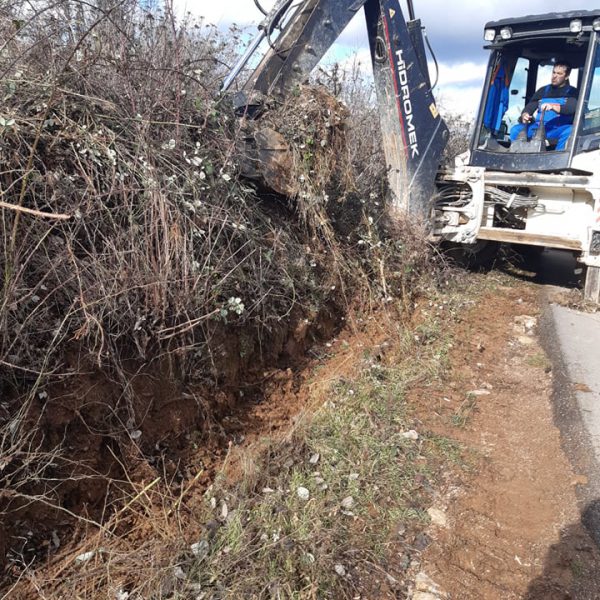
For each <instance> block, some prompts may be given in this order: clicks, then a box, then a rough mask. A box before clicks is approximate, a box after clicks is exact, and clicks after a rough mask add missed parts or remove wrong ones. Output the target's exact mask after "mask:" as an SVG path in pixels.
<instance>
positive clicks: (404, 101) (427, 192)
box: [224, 0, 448, 223]
mask: <svg viewBox="0 0 600 600" xmlns="http://www.w3.org/2000/svg"><path fill="white" fill-rule="evenodd" d="M363 8H364V13H365V17H366V21H367V31H368V35H369V45H370V49H371V58H372V64H373V76H374V81H375V86H376V90H377V97H378V103H379V109H380V121H381V131H382V137H383V150H384V154H385V159H386V164H387V170H388V179H389V184H390V192H391V206H392V210H393V212H395V213H397V214H399V215H401V216H405V217H406V216H407V217H410V218H416V219H418V220H421V221H423V222H426V223H428V222H429V220H430V217H431V212H432V199H433V196H434V193H435V177H436V173H437V169H438V165H439V162H440V159H441V155H442V153H443V150H444V147H445V144H446V141H447V137H448V130H447V127H446V125H445V123H444V121H443V119H442V118H441V117H440V115H439V113H438V110H437V107H436V104H435V100H434V98H433V94H432V91H431V85H430V82H429V76H428V70H427V62H426V59H425V51H424V47H423V37H422V28H421V24H420V21H418V20H415V19H414V18H412V17H413V16H414V15H413V10H412V3H410V2H409V13H410V16H411V20H410V21H409V22H407V21H406V20H405V18H404V15H403V13H402V10H401V8H400V4H399V2H398V0H304V1H303V2H300V3H298V4H293V2H292V0H280V1H279V2H277V3H276V5H275V6H274V7H273V9H272V10H271V11H270V12H269V13H268V14H267V15H266V18H265V20H264V21H263V23H262V24H261V26H260V28H259V29H260V35H259V37H258V38H257V40H256V41H255V43H254V44H252V45H251V47H250V48H251V52H252V51H254V50H255V49H256V48H257V47H258V45H259V42H260V41H261V40H264V39H266V40H267V41H268V44H269V49H268V51H267V53H266V54H265V55H264V56H263V57H262V59H261V60H260V62H259V64H258V66H257V67H256V69H255V70H254V71H253V72H252V74H251V75H250V77H249V78H248V79H247V80H246V82H245V83H243V85H241V86H240V87H241V89H240V91H239V92H238V93H237V94H236V95H235V99H234V103H235V105H236V108H237V109H238V110H239V111H241V112H244V113H245V114H246V115H259V114H260V103H261V99H262V98H266V97H275V98H278V97H279V98H284V97H285V96H286V95H287V94H289V93H290V92H291V91H292V90H293V88H294V87H295V86H296V85H298V84H299V83H302V82H303V81H305V80H306V79H307V78H308V76H309V74H310V72H311V71H312V70H313V69H314V67H315V66H316V65H317V64H318V62H319V61H320V60H321V58H322V57H323V55H324V54H325V53H326V52H327V50H328V49H329V48H330V47H331V45H332V44H333V43H334V42H335V41H336V39H337V38H338V37H339V36H340V35H341V33H342V32H343V30H344V29H345V27H346V26H347V25H348V23H349V22H350V20H351V19H352V18H353V17H354V16H355V15H356V13H357V12H358V11H359V10H361V9H363ZM277 29H280V33H279V34H278V35H277ZM248 58H249V53H246V55H245V56H244V57H242V59H241V62H240V64H239V65H238V66H237V67H236V68H235V69H234V70H233V71H232V74H231V75H230V77H228V79H227V80H226V82H225V84H224V88H229V87H230V86H231V85H232V84H233V82H234V81H235V80H236V78H237V77H238V74H239V72H240V71H241V68H242V67H243V65H244V64H245V62H246V61H247V60H248Z"/></svg>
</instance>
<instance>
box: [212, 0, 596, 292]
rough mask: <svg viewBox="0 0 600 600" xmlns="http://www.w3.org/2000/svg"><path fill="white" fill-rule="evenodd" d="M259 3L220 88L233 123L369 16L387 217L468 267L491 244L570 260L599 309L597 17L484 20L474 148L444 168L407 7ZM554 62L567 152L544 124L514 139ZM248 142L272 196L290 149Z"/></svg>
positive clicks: (441, 127)
mask: <svg viewBox="0 0 600 600" xmlns="http://www.w3.org/2000/svg"><path fill="white" fill-rule="evenodd" d="M254 1H255V3H256V4H257V6H258V7H259V8H260V9H261V10H262V12H263V14H264V20H263V21H262V23H261V24H260V26H259V33H258V35H257V36H256V38H255V39H254V41H253V42H252V43H251V44H250V45H249V47H248V49H247V51H246V52H245V54H244V55H243V56H242V57H241V58H240V59H239V61H238V63H237V64H236V65H235V67H234V68H233V69H232V71H231V72H230V73H229V75H228V77H227V79H226V80H225V81H224V83H223V90H224V91H227V92H229V93H231V88H232V87H233V85H234V84H237V91H235V93H233V102H234V105H235V108H236V110H237V111H238V113H239V114H244V115H245V116H247V117H250V118H253V119H260V115H261V113H262V111H263V108H264V105H265V102H266V100H267V99H268V98H275V99H281V100H283V99H285V97H286V96H288V95H289V94H290V93H292V92H293V90H294V88H295V87H296V86H298V85H299V84H301V83H303V82H304V81H305V80H307V78H308V76H309V75H310V73H311V71H312V70H313V69H314V68H315V67H316V65H317V64H318V63H319V61H320V60H321V58H322V57H323V55H324V54H325V52H327V50H328V49H329V48H330V47H331V45H332V44H333V43H334V42H335V40H336V39H337V38H338V37H339V36H340V34H341V33H342V31H343V30H344V28H345V27H346V26H347V25H348V23H349V22H350V21H351V20H352V18H353V17H354V16H355V15H356V13H357V12H358V11H361V10H363V11H364V14H365V18H366V24H367V32H368V38H369V46H370V51H371V59H372V65H373V78H374V83H375V88H376V91H377V99H378V106H379V113H380V122H381V133H382V140H383V151H384V155H385V160H386V166H387V175H388V182H389V190H390V196H391V197H390V199H389V205H390V207H391V210H392V212H393V213H394V214H396V215H398V217H399V218H403V219H408V220H410V221H414V222H415V223H416V222H420V223H422V224H423V225H425V226H426V228H427V231H428V232H429V234H430V236H431V237H432V239H434V240H437V241H440V242H443V243H448V244H454V245H456V246H457V247H460V248H462V249H463V250H464V252H466V253H470V254H472V255H473V256H474V257H476V256H478V255H482V254H485V253H486V252H488V251H489V249H490V248H493V247H494V246H496V245H498V244H499V243H513V244H520V245H525V246H532V247H538V248H557V249H563V250H568V251H571V252H574V253H575V254H576V255H577V257H578V260H579V261H580V262H581V263H582V264H583V265H585V267H586V278H585V285H584V296H585V298H586V299H587V300H590V301H592V302H596V303H598V302H600V10H598V11H581V10H580V11H569V12H562V13H547V14H543V15H535V16H525V17H522V18H510V19H504V20H499V21H494V22H489V23H487V24H486V25H485V27H484V32H483V34H484V35H483V37H484V43H485V45H484V48H485V49H487V50H488V51H489V62H488V66H487V72H486V76H485V80H484V85H483V90H482V95H481V102H480V106H479V110H478V113H477V116H476V119H475V125H474V129H473V134H472V137H471V140H470V145H469V149H468V150H467V151H466V152H464V153H463V154H460V155H458V156H456V157H455V159H454V166H453V167H446V168H441V167H440V163H441V158H442V154H443V152H444V148H445V146H446V143H447V140H448V137H449V134H448V127H447V126H446V124H445V122H444V120H443V118H442V117H441V115H440V113H439V111H438V108H437V105H436V103H435V99H434V96H433V92H432V86H431V81H430V77H429V70H428V64H427V55H426V50H425V41H426V38H425V37H424V35H423V26H422V23H421V20H420V19H417V18H416V17H415V12H414V7H413V3H412V0H407V3H406V4H407V6H406V8H407V12H408V19H406V18H405V16H404V13H403V10H402V8H401V6H400V3H399V1H398V0H277V2H276V3H275V5H274V6H273V8H272V9H271V10H269V11H266V10H264V9H263V8H262V7H261V5H260V3H259V0H254ZM264 46H266V47H267V50H266V52H264V53H263V55H262V57H260V60H259V61H257V62H258V64H257V66H256V67H255V68H253V69H248V68H247V65H248V63H249V60H250V59H251V58H252V57H253V56H254V55H255V54H256V53H257V51H258V49H259V48H262V47H264ZM559 61H560V64H563V63H567V64H568V65H569V66H570V67H571V71H570V74H569V82H570V85H572V86H574V87H576V88H577V91H578V94H577V109H576V112H575V114H574V116H573V121H572V130H571V133H570V135H569V139H568V140H567V143H566V144H564V146H565V147H564V148H561V149H558V148H557V147H556V145H555V144H553V143H552V141H551V140H548V139H546V133H545V128H544V118H543V115H542V116H541V119H540V122H539V127H538V128H537V131H536V133H535V135H533V136H532V137H531V139H528V137H527V133H526V131H525V132H522V133H521V134H520V135H519V136H518V137H517V138H516V139H513V140H511V135H510V133H511V129H512V128H513V127H514V125H516V123H517V122H518V119H519V117H520V115H521V112H522V111H523V109H524V106H525V105H526V104H527V103H528V102H530V100H531V98H532V96H533V95H534V93H535V91H536V90H537V89H538V88H540V87H542V86H543V85H546V84H547V83H548V82H549V80H550V73H551V71H552V68H553V65H554V64H556V63H559ZM248 71H249V75H247V76H246V77H245V81H244V82H243V83H241V84H240V83H239V79H240V77H241V76H242V74H247V73H248ZM513 137H514V136H513ZM248 143H249V146H250V148H249V150H248V152H249V154H248V155H249V156H250V160H249V166H248V167H247V171H248V174H249V176H257V177H260V176H262V177H263V179H264V180H266V181H267V182H270V183H272V185H273V187H274V188H275V189H277V183H276V182H277V173H278V172H280V171H281V169H282V165H281V161H278V158H277V157H278V156H280V157H281V156H283V155H285V142H284V141H283V140H282V139H281V138H280V137H278V134H277V132H273V131H267V132H264V131H263V132H262V133H261V132H260V131H259V133H257V134H256V135H254V136H253V138H252V140H249V141H248Z"/></svg>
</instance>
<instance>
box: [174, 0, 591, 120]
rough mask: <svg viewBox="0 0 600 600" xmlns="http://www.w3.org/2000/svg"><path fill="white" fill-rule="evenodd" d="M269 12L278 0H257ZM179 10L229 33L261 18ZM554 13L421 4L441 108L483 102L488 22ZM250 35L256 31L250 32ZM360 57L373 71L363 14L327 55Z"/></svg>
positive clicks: (491, 0) (474, 3)
mask: <svg viewBox="0 0 600 600" xmlns="http://www.w3.org/2000/svg"><path fill="white" fill-rule="evenodd" d="M258 1H259V3H260V4H261V6H263V7H264V8H265V9H266V10H269V9H271V8H272V7H273V5H274V4H275V1H276V0H258ZM174 2H175V6H176V7H177V10H178V11H180V12H182V11H183V10H189V11H190V12H191V13H192V14H194V15H196V16H202V17H204V19H205V20H206V21H208V22H211V23H214V24H216V25H218V26H219V27H221V28H222V29H226V28H227V27H228V26H229V25H231V23H236V24H237V25H240V26H255V25H257V24H258V23H259V22H260V21H261V20H262V14H261V12H260V11H259V10H258V8H257V7H256V5H255V2H254V0H220V1H218V0H217V1H215V0H174ZM595 3H596V0H578V2H577V7H574V6H570V2H567V4H566V5H564V4H563V6H561V7H560V9H559V10H565V11H568V10H574V9H575V8H577V9H582V10H596V11H597V12H598V14H599V16H600V9H598V8H597V7H596V6H595ZM549 9H552V7H549V6H548V2H547V0H530V1H529V2H528V3H527V5H524V4H523V2H522V1H520V0H463V1H462V2H460V3H454V4H452V5H449V4H448V0H428V1H427V2H425V1H423V2H420V3H418V4H417V6H416V12H417V17H418V18H420V19H421V20H422V22H423V25H424V26H425V27H426V28H427V32H428V36H429V40H430V42H431V45H432V46H433V49H434V51H435V53H436V57H437V59H438V62H439V64H440V75H439V84H438V87H437V88H436V90H435V93H436V97H437V96H440V97H441V102H440V103H441V104H443V105H445V106H447V107H448V108H450V109H451V110H456V111H458V112H461V113H462V114H465V115H473V114H474V112H475V110H476V108H477V105H478V103H479V99H480V96H481V86H482V83H483V77H484V74H485V64H486V62H487V55H486V51H485V50H483V48H482V47H483V45H484V42H483V29H484V26H485V24H486V23H487V22H488V21H494V20H499V19H504V18H508V17H516V16H522V15H524V14H543V13H546V12H548V11H549ZM250 30H251V27H250ZM357 53H358V55H359V57H360V59H361V62H362V63H363V68H364V69H365V70H368V69H369V68H370V62H371V61H370V57H369V50H368V41H367V35H366V27H365V22H364V15H363V12H362V11H360V12H359V14H357V15H356V17H355V18H354V19H353V20H352V21H351V23H350V24H349V25H348V27H347V28H346V30H345V31H344V32H343V33H342V35H341V36H340V37H339V39H338V40H337V42H336V44H334V46H333V47H332V49H331V50H330V51H329V52H328V53H327V54H326V56H325V58H324V64H325V65H327V64H331V63H332V62H335V61H337V62H342V63H346V62H348V61H353V60H354V55H355V54H357ZM430 72H431V74H432V76H434V71H433V69H430Z"/></svg>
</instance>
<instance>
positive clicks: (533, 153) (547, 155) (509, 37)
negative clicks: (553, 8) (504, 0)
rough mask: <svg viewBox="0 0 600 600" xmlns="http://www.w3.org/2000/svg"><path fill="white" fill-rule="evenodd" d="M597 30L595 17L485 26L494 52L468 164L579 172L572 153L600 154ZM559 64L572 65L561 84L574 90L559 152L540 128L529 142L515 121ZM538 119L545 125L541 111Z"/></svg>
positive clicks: (582, 14) (556, 16) (554, 16)
mask: <svg viewBox="0 0 600 600" xmlns="http://www.w3.org/2000/svg"><path fill="white" fill-rule="evenodd" d="M599 31H600V18H598V13H597V12H593V13H592V12H588V11H572V12H568V13H550V14H546V15H541V16H529V17H523V18H520V19H504V20H502V21H495V22H491V23H488V24H487V25H486V26H485V32H484V37H485V40H486V41H488V42H490V44H489V45H488V46H486V48H487V49H489V50H490V51H491V54H490V60H489V64H488V69H487V75H486V79H485V87H484V89H483V95H482V101H481V105H480V107H481V108H480V111H479V114H478V119H477V127H476V131H475V134H474V136H473V140H472V146H471V160H470V164H471V165H473V166H481V167H485V168H493V169H498V170H502V171H514V172H520V171H533V172H543V171H546V172H548V171H560V170H566V169H576V168H577V163H578V161H577V160H575V157H576V156H577V155H579V154H582V153H587V152H590V151H591V150H595V149H598V148H600V51H599V50H598V36H599ZM560 63H567V64H568V65H569V66H570V67H571V72H570V74H569V78H568V81H567V84H566V85H570V86H571V87H572V88H576V90H577V91H576V92H574V91H573V90H571V92H572V93H574V94H575V95H576V96H577V98H578V101H577V110H576V112H575V114H574V115H572V116H571V117H564V119H566V122H568V121H572V123H571V124H570V127H571V129H570V133H569V128H568V125H567V126H566V128H565V132H566V135H567V136H568V138H567V141H566V144H565V143H564V142H563V143H562V144H559V146H558V147H557V144H556V139H553V138H551V136H550V135H546V132H545V131H544V127H543V125H542V126H540V127H538V128H537V131H536V132H535V134H533V135H532V136H529V137H528V136H527V130H526V129H524V128H519V127H518V125H517V123H518V120H519V117H520V115H521V112H522V111H523V109H524V107H525V106H526V105H527V103H528V102H529V101H530V100H531V98H532V96H533V95H534V93H535V92H536V90H538V89H540V88H544V86H549V85H550V75H551V72H552V68H553V66H554V65H555V64H560ZM561 118H563V117H561ZM538 121H542V123H543V120H542V119H540V115H539V113H538ZM515 126H517V128H516V129H515ZM519 130H520V131H521V135H520V136H519V137H518V138H517V139H514V138H515V136H514V135H513V136H512V137H513V139H512V140H511V131H513V132H515V133H516V132H517V131H519ZM535 130H536V128H533V129H531V131H535Z"/></svg>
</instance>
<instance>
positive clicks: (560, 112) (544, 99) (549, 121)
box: [510, 60, 578, 150]
mask: <svg viewBox="0 0 600 600" xmlns="http://www.w3.org/2000/svg"><path fill="white" fill-rule="evenodd" d="M570 73H571V65H569V64H568V63H567V62H566V61H563V60H560V61H556V63H555V64H554V68H553V69H552V79H551V84H550V85H546V86H544V87H541V88H540V89H539V90H537V92H536V93H535V94H534V95H533V96H532V97H531V100H530V102H528V103H527V104H526V106H525V108H524V109H523V112H522V113H521V117H520V118H519V121H520V122H519V123H517V124H516V125H514V126H513V127H512V128H511V130H510V140H511V142H513V141H515V140H516V139H517V137H518V136H519V134H520V133H521V132H522V131H526V135H527V139H528V140H530V139H531V138H532V137H533V136H534V135H535V132H536V131H537V130H538V127H539V124H540V120H541V119H542V115H543V119H544V126H545V128H546V139H547V140H548V141H549V142H550V143H553V144H556V150H564V149H565V146H566V144H567V140H568V139H569V136H570V135H571V131H572V130H573V119H574V117H575V109H576V108H577V96H578V91H577V88H574V87H573V86H572V85H570V84H569V74H570ZM534 115H535V116H534Z"/></svg>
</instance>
